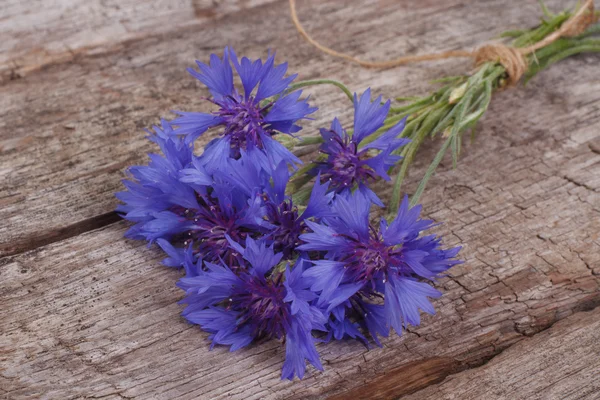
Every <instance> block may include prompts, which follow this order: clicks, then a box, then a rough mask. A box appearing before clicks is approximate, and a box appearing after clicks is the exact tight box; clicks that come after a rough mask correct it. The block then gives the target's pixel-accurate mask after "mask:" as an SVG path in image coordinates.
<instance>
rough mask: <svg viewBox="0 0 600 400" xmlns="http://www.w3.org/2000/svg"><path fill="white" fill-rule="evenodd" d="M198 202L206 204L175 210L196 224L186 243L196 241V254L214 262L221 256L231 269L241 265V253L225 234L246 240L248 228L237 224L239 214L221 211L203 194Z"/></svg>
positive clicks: (239, 239)
mask: <svg viewBox="0 0 600 400" xmlns="http://www.w3.org/2000/svg"><path fill="white" fill-rule="evenodd" d="M198 202H199V203H200V205H201V206H203V207H202V208H201V209H199V210H195V209H184V208H182V207H178V208H177V209H173V210H172V211H173V212H175V213H177V214H179V215H181V216H182V217H183V218H185V219H187V220H189V221H193V222H194V225H195V226H194V227H193V228H192V230H190V231H189V232H188V233H187V235H186V236H185V237H184V245H186V246H187V245H188V244H189V243H190V241H192V242H193V243H194V246H195V249H194V253H196V254H199V255H200V256H201V257H202V258H203V259H204V260H207V261H210V262H215V261H217V260H219V259H222V260H223V261H224V262H226V263H227V265H229V266H230V267H231V268H234V269H235V266H236V265H238V262H239V259H240V255H239V254H238V253H237V252H236V251H235V250H233V249H232V247H231V246H230V245H229V242H228V241H227V238H226V237H225V235H229V236H230V237H231V238H232V239H233V240H235V241H237V242H243V241H244V240H245V239H246V236H247V235H248V230H247V229H244V228H242V227H240V226H239V225H237V219H236V215H235V214H234V215H228V213H226V212H222V210H221V208H220V207H219V205H217V204H210V203H208V202H207V201H206V200H205V199H204V197H199V198H198Z"/></svg>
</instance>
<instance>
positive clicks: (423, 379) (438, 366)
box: [327, 293, 600, 400]
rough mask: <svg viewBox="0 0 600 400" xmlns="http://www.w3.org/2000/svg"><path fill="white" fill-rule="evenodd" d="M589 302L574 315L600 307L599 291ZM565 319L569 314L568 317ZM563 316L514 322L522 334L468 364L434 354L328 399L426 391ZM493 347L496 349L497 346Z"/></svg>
mask: <svg viewBox="0 0 600 400" xmlns="http://www.w3.org/2000/svg"><path fill="white" fill-rule="evenodd" d="M593 297H594V298H593V299H592V300H590V301H585V302H582V303H580V304H578V305H577V306H576V307H574V308H573V314H571V315H569V316H572V315H574V314H578V313H581V312H590V311H593V310H595V309H596V308H597V307H598V306H600V293H598V295H597V296H593ZM565 318H566V317H565ZM563 319H564V318H559V317H557V318H556V319H554V320H552V321H551V322H549V323H548V324H546V325H545V326H543V327H541V329H539V330H536V331H535V332H533V333H532V332H521V331H520V330H519V328H518V327H517V324H516V323H515V327H514V329H515V332H518V333H520V334H521V335H522V337H521V338H520V339H519V340H517V341H515V342H513V343H511V344H510V345H508V346H506V347H502V348H499V349H498V350H497V351H495V352H494V353H493V354H491V355H488V356H483V357H481V358H480V359H478V360H476V361H471V362H469V363H466V362H460V361H459V360H456V359H454V358H452V357H432V358H426V359H423V360H418V361H412V362H409V363H406V364H404V365H402V366H400V367H398V368H396V369H393V370H390V371H387V372H386V373H385V374H384V375H382V376H380V377H378V378H376V379H373V380H371V381H369V382H368V383H365V384H364V385H361V386H360V387H359V388H356V389H353V390H350V391H346V392H342V393H339V394H336V395H333V396H330V397H328V398H327V399H328V400H344V399H349V398H351V399H356V400H362V399H392V398H399V397H401V396H405V395H408V394H412V393H415V392H418V391H420V390H423V389H425V388H427V387H429V386H431V385H435V384H437V383H441V382H443V381H444V380H445V379H446V378H447V377H449V376H451V375H455V374H458V373H460V372H464V371H467V370H475V369H477V368H480V367H482V366H484V365H486V364H487V363H489V362H490V361H491V360H492V359H494V358H495V357H497V356H499V355H500V354H502V353H503V352H505V351H506V350H508V349H510V348H511V347H513V346H515V345H516V344H517V343H520V342H521V341H522V340H523V339H526V338H533V337H534V336H536V335H538V334H540V333H542V332H545V331H547V330H548V329H551V328H552V327H553V326H554V325H555V324H556V323H557V322H559V321H561V320H563ZM494 349H496V348H495V347H494Z"/></svg>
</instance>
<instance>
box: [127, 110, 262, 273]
mask: <svg viewBox="0 0 600 400" xmlns="http://www.w3.org/2000/svg"><path fill="white" fill-rule="evenodd" d="M154 130H155V134H154V135H152V136H150V137H149V139H150V140H151V141H153V142H155V143H157V144H159V146H160V147H161V149H162V152H163V155H162V156H160V155H156V154H151V155H150V159H151V161H150V163H149V165H148V166H137V167H132V168H130V170H129V171H130V174H131V175H132V177H133V178H134V180H131V181H129V180H125V181H124V182H123V183H124V185H125V187H126V188H127V191H123V192H120V193H117V197H118V198H119V199H120V200H121V201H123V202H124V203H125V204H121V205H119V206H118V207H117V211H118V212H120V213H122V215H123V217H124V218H125V219H127V220H130V221H133V222H135V225H134V226H133V227H131V228H130V229H129V230H128V231H127V233H126V236H128V237H130V238H133V239H145V240H148V241H149V242H150V243H152V242H154V241H156V240H159V245H160V246H161V247H163V249H165V244H164V243H165V240H166V241H168V242H170V243H172V244H176V243H180V244H183V245H184V246H187V245H189V244H192V247H193V251H194V254H196V255H198V254H200V255H201V256H202V257H203V258H204V259H205V260H207V261H212V262H216V261H218V260H219V259H224V260H225V261H227V262H229V263H232V264H233V263H234V260H235V259H236V258H239V256H238V255H237V254H236V253H235V251H233V250H232V249H231V246H229V243H228V241H227V239H226V235H229V236H230V237H231V238H233V239H234V240H237V241H239V242H243V241H244V240H245V239H246V236H248V235H250V236H254V237H256V236H260V235H261V234H263V233H264V232H267V230H266V229H265V228H263V227H262V222H261V221H262V217H263V215H264V209H263V207H262V204H261V202H262V199H261V198H260V197H257V196H252V195H249V196H247V195H246V194H245V193H246V192H245V191H244V190H242V189H240V188H238V187H236V186H235V185H232V184H231V183H229V182H226V181H224V180H223V179H221V178H220V177H219V176H218V175H215V174H210V173H208V172H207V171H206V169H205V168H204V167H203V166H202V165H201V163H200V162H199V160H198V158H197V157H195V156H194V155H193V149H192V145H191V144H188V143H185V141H184V140H183V138H181V137H179V136H174V135H172V134H171V131H172V130H171V127H170V125H169V123H168V122H166V121H162V128H158V127H154ZM160 239H163V240H160ZM173 266H178V265H177V263H173Z"/></svg>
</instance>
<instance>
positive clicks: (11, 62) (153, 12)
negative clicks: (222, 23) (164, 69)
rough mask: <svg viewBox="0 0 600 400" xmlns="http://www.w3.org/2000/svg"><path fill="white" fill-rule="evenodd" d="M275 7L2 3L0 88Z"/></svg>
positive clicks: (183, 2)
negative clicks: (121, 47) (136, 43)
mask: <svg viewBox="0 0 600 400" xmlns="http://www.w3.org/2000/svg"><path fill="white" fill-rule="evenodd" d="M270 1H272V0H247V1H238V0H175V1H157V0H151V1H137V0H125V1H123V0H121V1H115V0H49V1H48V0H45V1H44V0H33V1H28V2H23V1H19V0H6V1H3V2H2V3H0V21H2V23H1V24H0V37H2V38H3V40H2V41H1V42H0V82H2V81H6V80H14V79H19V78H21V77H23V76H25V75H27V74H29V73H31V72H34V71H38V70H39V69H41V68H44V67H46V66H48V65H52V64H62V63H65V62H69V61H72V60H74V59H75V58H77V57H81V56H84V55H90V54H98V53H103V52H106V51H107V50H110V49H111V48H114V47H115V46H117V45H118V44H119V43H122V42H124V41H130V40H136V39H139V38H142V37H146V36H148V35H159V34H162V33H165V32H168V31H171V30H173V29H174V27H177V28H183V27H186V26H190V25H195V24H202V23H204V22H206V21H214V20H216V19H219V18H220V17H222V16H224V15H226V14H228V13H231V12H236V11H240V10H246V9H249V8H251V7H254V6H257V5H261V4H265V3H269V2H270Z"/></svg>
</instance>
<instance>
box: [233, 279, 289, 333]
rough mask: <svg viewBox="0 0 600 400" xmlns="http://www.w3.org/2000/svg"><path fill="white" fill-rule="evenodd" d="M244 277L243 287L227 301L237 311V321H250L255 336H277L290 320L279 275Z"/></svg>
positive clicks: (284, 330) (238, 322)
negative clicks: (244, 283) (271, 277)
mask: <svg viewBox="0 0 600 400" xmlns="http://www.w3.org/2000/svg"><path fill="white" fill-rule="evenodd" d="M247 278H248V280H247V281H246V287H244V288H243V289H242V290H239V291H237V292H235V293H234V294H233V295H232V296H231V299H230V301H229V302H230V304H235V309H236V311H240V316H239V318H238V321H237V324H238V325H242V324H250V325H251V327H252V331H253V335H254V337H256V338H263V337H265V338H268V339H272V338H277V339H281V338H282V337H284V336H285V332H286V327H287V326H288V325H289V319H290V313H289V306H288V305H287V304H286V303H285V302H284V301H283V299H284V298H285V287H284V286H283V284H282V279H283V274H278V275H277V276H276V277H275V278H274V279H263V278H258V277H250V276H247Z"/></svg>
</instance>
